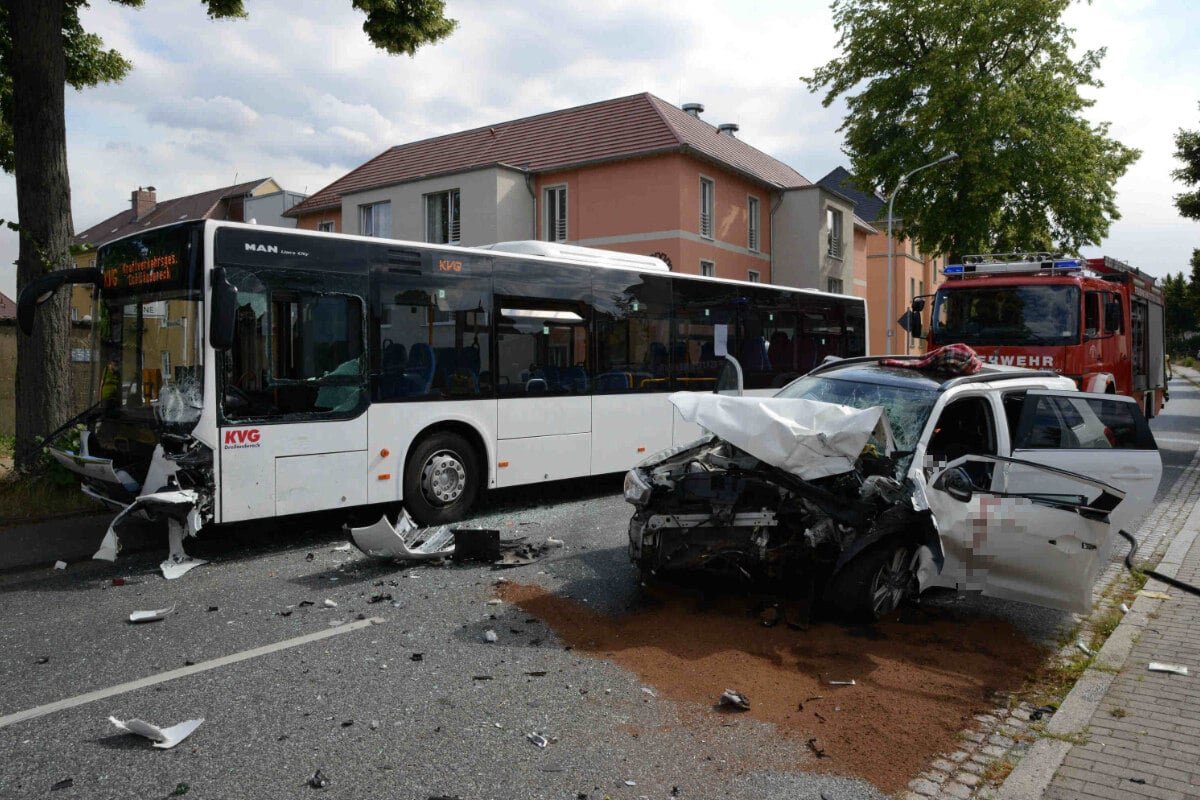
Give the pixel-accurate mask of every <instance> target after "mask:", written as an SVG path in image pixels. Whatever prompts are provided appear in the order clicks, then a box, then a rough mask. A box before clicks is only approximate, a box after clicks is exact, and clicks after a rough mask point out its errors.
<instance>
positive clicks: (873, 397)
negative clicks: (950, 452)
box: [777, 374, 937, 450]
mask: <svg viewBox="0 0 1200 800" xmlns="http://www.w3.org/2000/svg"><path fill="white" fill-rule="evenodd" d="M777 396H778V397H800V398H804V399H807V400H820V401H821V402H824V403H837V404H838V405H843V406H850V407H852V408H863V409H865V408H874V407H875V406H883V409H884V410H885V411H886V412H887V416H888V423H889V424H890V425H891V426H892V435H893V436H894V437H895V439H896V446H897V447H899V448H900V449H901V450H912V449H913V447H915V446H916V443H917V439H918V438H919V437H920V435H921V429H922V428H923V427H924V426H925V420H926V419H927V418H928V416H929V410H930V409H931V408H933V404H934V402H936V400H937V392H936V391H935V390H934V389H932V388H923V387H918V386H898V385H895V384H888V383H871V382H868V381H863V380H858V379H854V378H850V377H849V376H846V377H836V374H835V375H811V376H807V377H804V378H800V379H799V380H796V381H793V382H792V383H790V384H788V385H787V386H785V387H783V389H781V390H780V391H779V394H778V395H777Z"/></svg>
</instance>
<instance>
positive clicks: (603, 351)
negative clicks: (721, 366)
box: [592, 270, 671, 394]
mask: <svg viewBox="0 0 1200 800" xmlns="http://www.w3.org/2000/svg"><path fill="white" fill-rule="evenodd" d="M592 291H593V294H594V296H595V314H596V368H595V372H596V376H595V378H594V379H593V381H592V391H593V392H595V393H597V394H619V393H624V392H665V391H667V390H669V389H670V382H669V380H668V375H669V371H670V328H671V287H670V282H669V280H668V279H667V278H664V277H658V276H651V275H645V274H641V273H636V272H618V271H614V270H595V271H594V272H593V276H592Z"/></svg>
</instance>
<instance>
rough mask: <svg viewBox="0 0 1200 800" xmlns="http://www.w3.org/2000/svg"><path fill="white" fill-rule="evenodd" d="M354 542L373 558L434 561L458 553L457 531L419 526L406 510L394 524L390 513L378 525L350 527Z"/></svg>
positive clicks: (443, 527)
mask: <svg viewBox="0 0 1200 800" xmlns="http://www.w3.org/2000/svg"><path fill="white" fill-rule="evenodd" d="M350 538H351V541H353V542H354V546H355V547H357V548H358V549H359V550H361V551H362V552H363V553H365V554H367V555H369V556H371V557H372V558H390V559H393V560H396V561H430V560H433V559H437V558H448V557H449V556H451V555H453V554H454V534H453V533H451V532H450V528H449V527H447V526H445V525H443V526H442V527H440V528H418V527H417V525H416V523H415V522H413V521H412V517H410V516H409V515H408V512H407V511H405V512H403V513H402V514H401V515H400V519H399V520H398V521H397V523H396V525H395V526H393V525H392V523H391V522H389V521H388V518H387V516H386V515H384V516H382V517H380V518H379V521H378V522H376V523H375V524H374V525H368V526H367V527H365V528H350Z"/></svg>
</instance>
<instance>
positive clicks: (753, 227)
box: [746, 197, 758, 251]
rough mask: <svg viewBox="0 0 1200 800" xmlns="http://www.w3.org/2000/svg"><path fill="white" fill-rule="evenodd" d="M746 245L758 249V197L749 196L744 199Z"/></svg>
mask: <svg viewBox="0 0 1200 800" xmlns="http://www.w3.org/2000/svg"><path fill="white" fill-rule="evenodd" d="M746 220H747V222H746V225H747V230H746V245H747V247H749V248H750V249H751V250H755V251H757V250H758V198H757V197H751V198H749V199H748V200H747V201H746Z"/></svg>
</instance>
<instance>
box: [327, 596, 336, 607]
mask: <svg viewBox="0 0 1200 800" xmlns="http://www.w3.org/2000/svg"><path fill="white" fill-rule="evenodd" d="M324 605H325V607H326V608H337V600H330V599H329V598H326V599H325V603H324Z"/></svg>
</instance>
